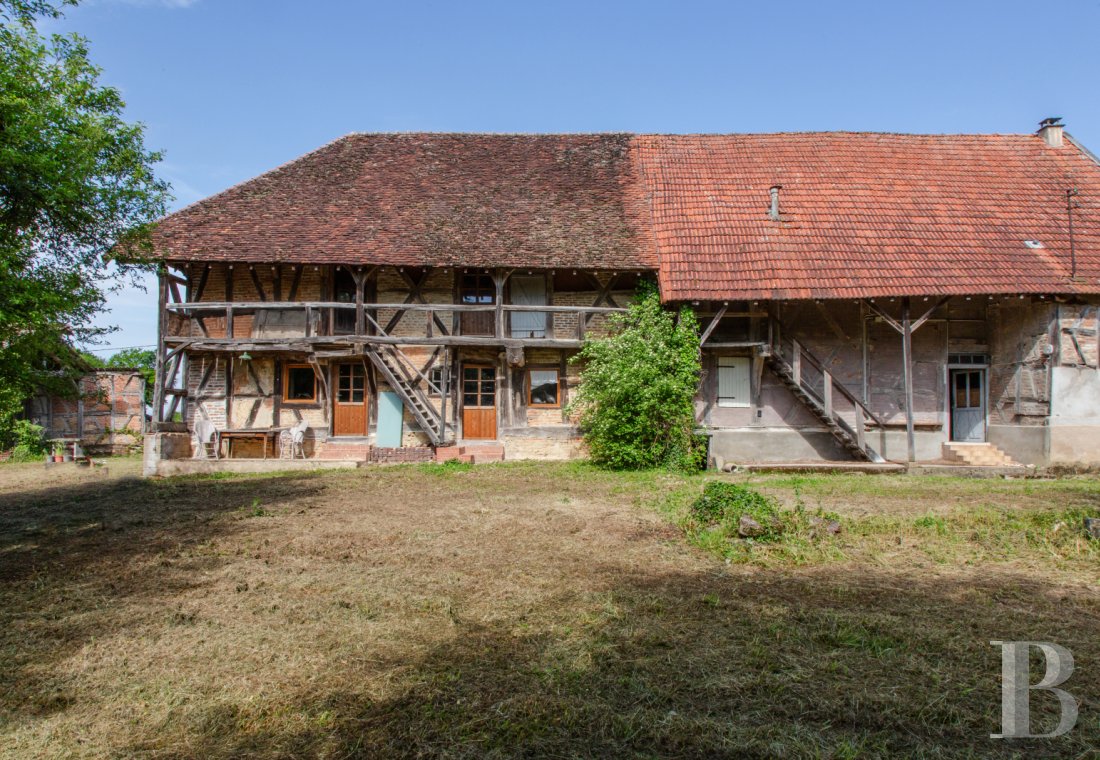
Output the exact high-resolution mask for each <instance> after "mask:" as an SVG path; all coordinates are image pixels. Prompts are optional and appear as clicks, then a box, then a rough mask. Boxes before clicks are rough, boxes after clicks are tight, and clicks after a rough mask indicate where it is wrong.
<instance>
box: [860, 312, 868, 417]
mask: <svg viewBox="0 0 1100 760" xmlns="http://www.w3.org/2000/svg"><path fill="white" fill-rule="evenodd" d="M859 347H860V362H861V367H862V371H861V372H860V375H861V378H862V381H863V394H862V396H861V400H862V401H863V403H864V404H866V403H867V402H868V398H869V396H870V379H869V378H868V374H869V373H868V369H869V367H870V366H871V354H870V348H869V346H868V344H867V304H865V303H864V302H863V301H860V302H859Z"/></svg>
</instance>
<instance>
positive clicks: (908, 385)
mask: <svg viewBox="0 0 1100 760" xmlns="http://www.w3.org/2000/svg"><path fill="white" fill-rule="evenodd" d="M901 360H902V365H903V366H902V373H903V378H904V381H905V440H906V445H907V447H908V455H909V461H910V462H915V461H916V460H917V444H916V439H915V437H914V433H913V325H912V323H911V322H910V319H909V297H908V296H906V297H905V298H903V299H901Z"/></svg>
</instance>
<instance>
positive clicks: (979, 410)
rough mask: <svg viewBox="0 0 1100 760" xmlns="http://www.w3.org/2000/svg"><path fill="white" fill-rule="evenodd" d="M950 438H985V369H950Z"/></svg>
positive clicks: (972, 439) (982, 439)
mask: <svg viewBox="0 0 1100 760" xmlns="http://www.w3.org/2000/svg"><path fill="white" fill-rule="evenodd" d="M951 440H952V441H962V442H967V443H972V442H973V443H978V442H982V441H984V440H985V370H983V369H953V370H951Z"/></svg>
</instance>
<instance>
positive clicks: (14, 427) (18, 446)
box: [8, 420, 49, 462]
mask: <svg viewBox="0 0 1100 760" xmlns="http://www.w3.org/2000/svg"><path fill="white" fill-rule="evenodd" d="M44 433H45V430H44V429H43V428H42V426H41V425H35V424H32V423H31V422H28V421H27V420H14V421H13V422H12V423H11V429H10V430H9V431H8V436H9V437H10V445H12V453H11V461H13V462H27V461H31V460H34V459H38V458H40V457H42V456H43V455H44V454H45V453H46V452H47V451H48V450H49V444H47V443H46V439H45V438H44V437H43V434H44Z"/></svg>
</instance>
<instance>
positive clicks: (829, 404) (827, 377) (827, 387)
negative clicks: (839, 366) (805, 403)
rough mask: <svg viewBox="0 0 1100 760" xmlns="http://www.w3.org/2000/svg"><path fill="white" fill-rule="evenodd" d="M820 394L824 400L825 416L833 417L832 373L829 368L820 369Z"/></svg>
mask: <svg viewBox="0 0 1100 760" xmlns="http://www.w3.org/2000/svg"><path fill="white" fill-rule="evenodd" d="M821 396H822V399H823V400H824V401H825V416H827V417H828V418H829V419H832V418H833V375H832V373H831V372H829V370H827V369H822V370H821Z"/></svg>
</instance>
